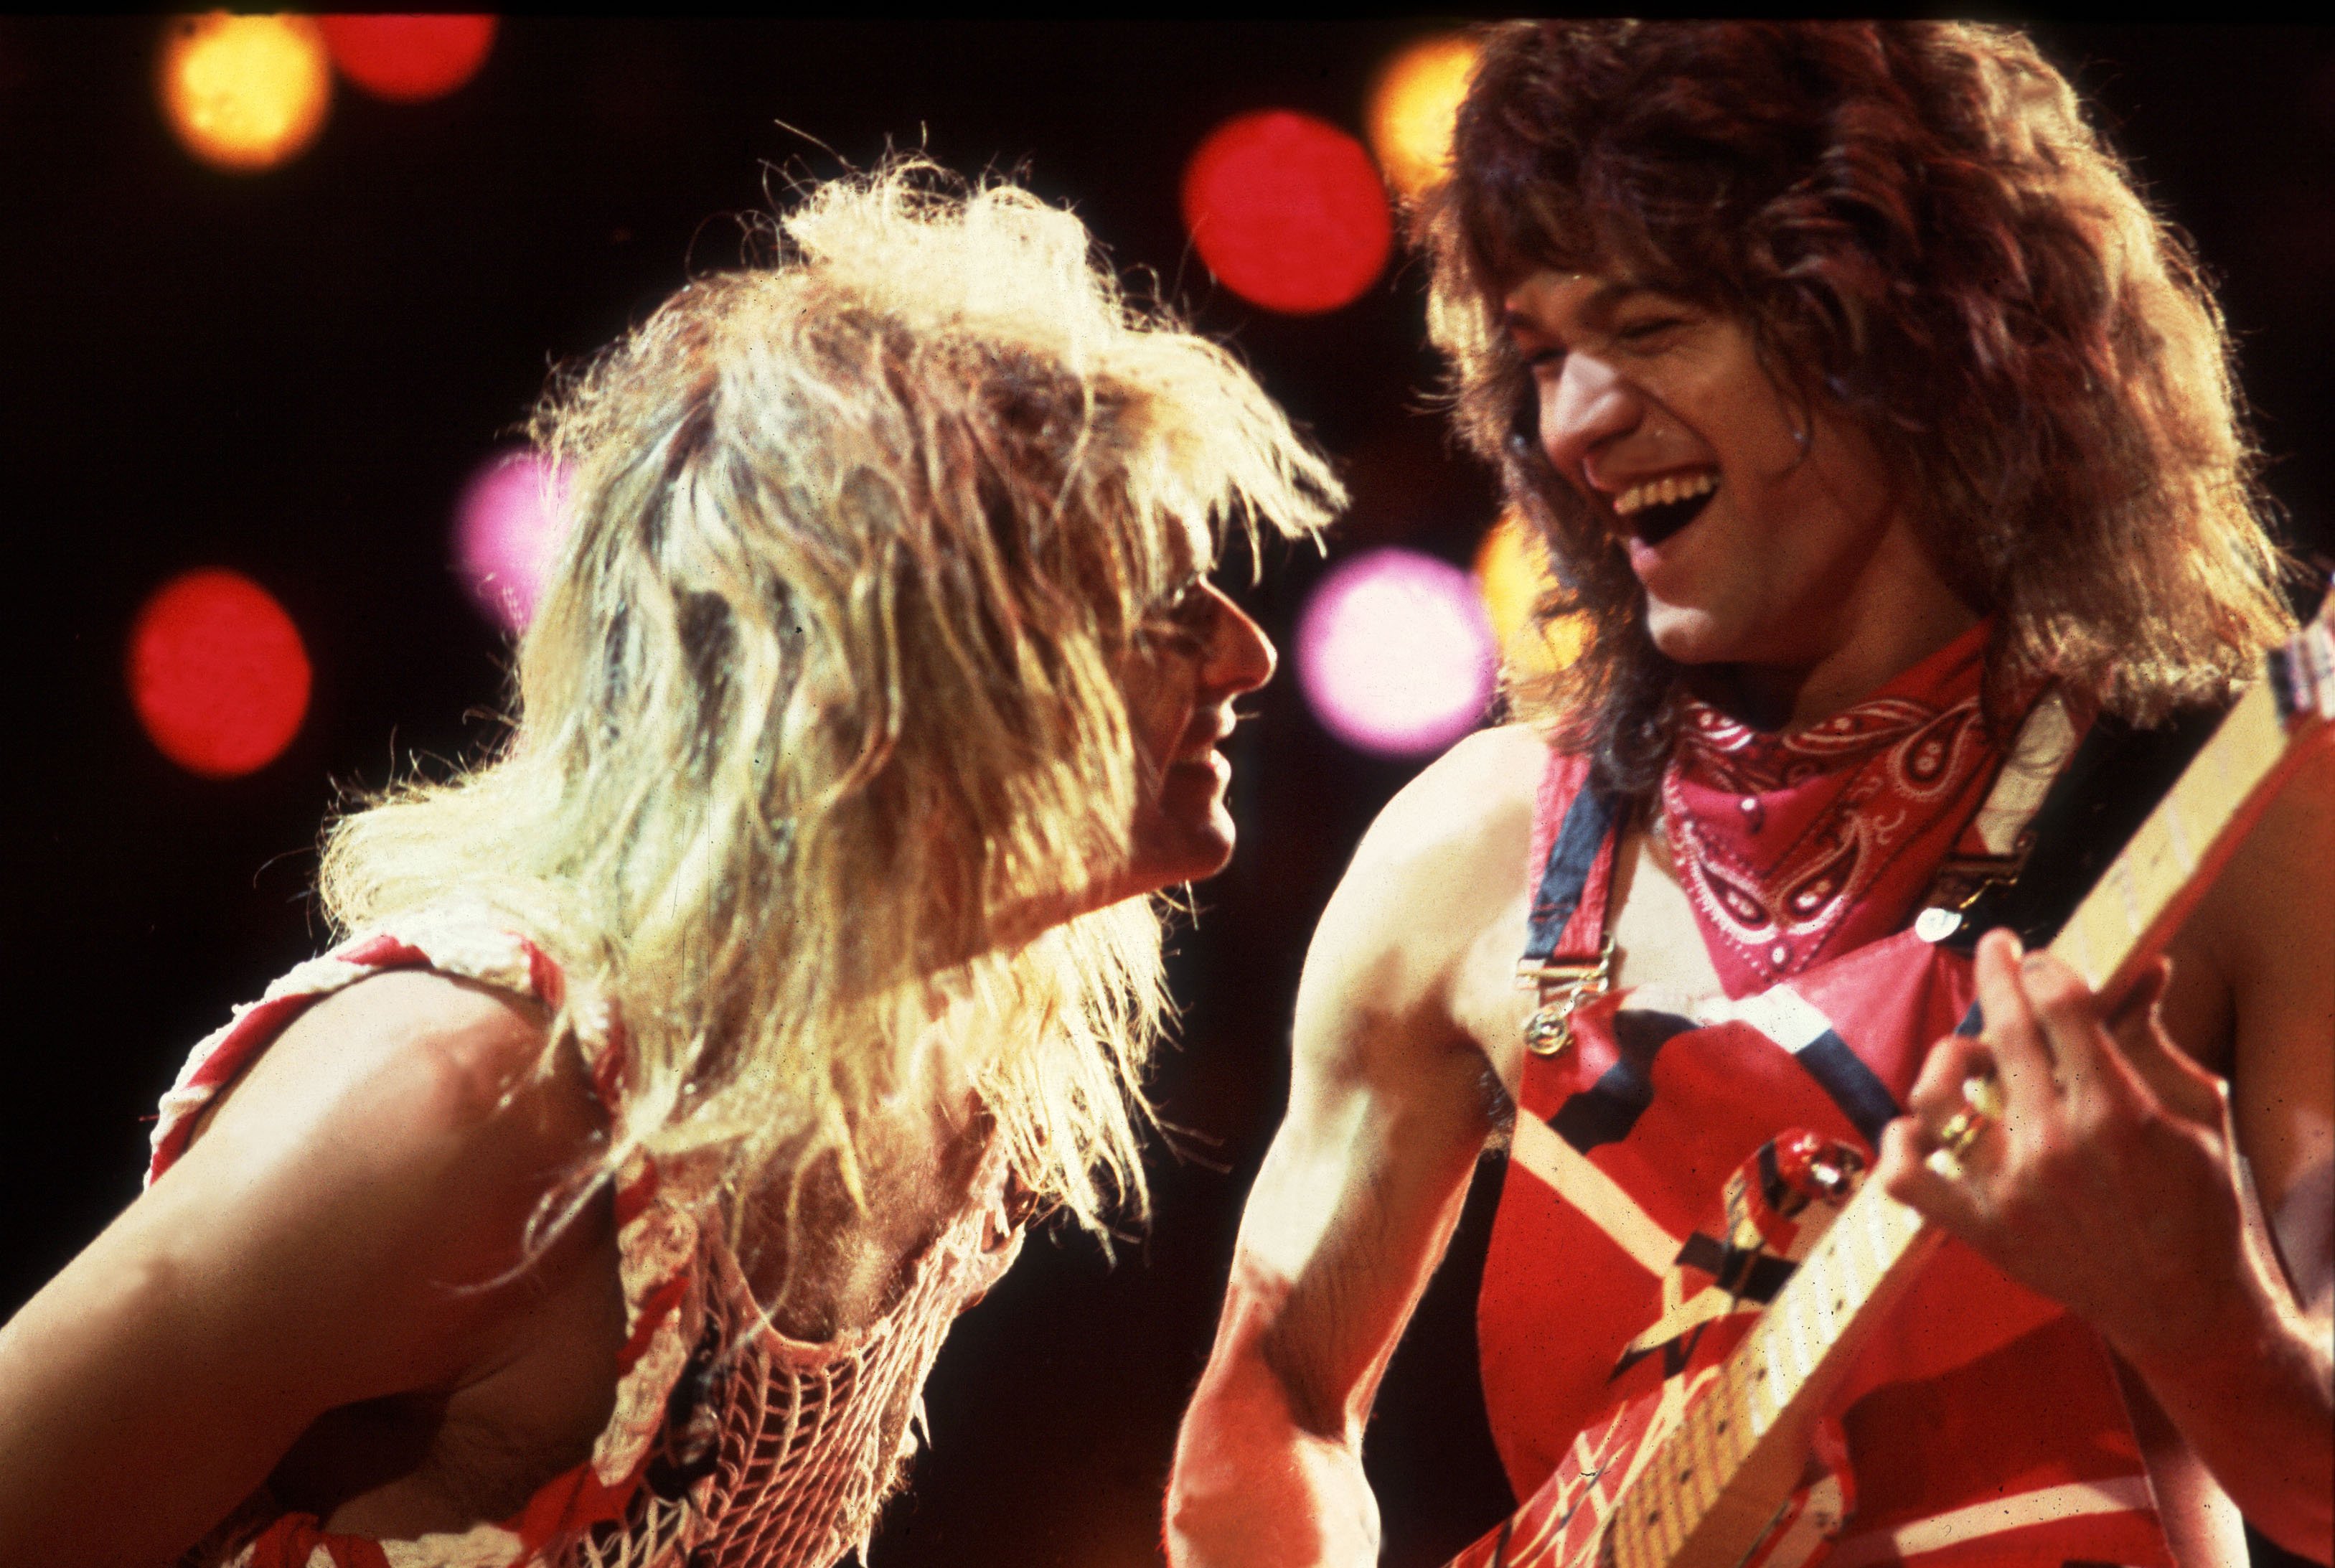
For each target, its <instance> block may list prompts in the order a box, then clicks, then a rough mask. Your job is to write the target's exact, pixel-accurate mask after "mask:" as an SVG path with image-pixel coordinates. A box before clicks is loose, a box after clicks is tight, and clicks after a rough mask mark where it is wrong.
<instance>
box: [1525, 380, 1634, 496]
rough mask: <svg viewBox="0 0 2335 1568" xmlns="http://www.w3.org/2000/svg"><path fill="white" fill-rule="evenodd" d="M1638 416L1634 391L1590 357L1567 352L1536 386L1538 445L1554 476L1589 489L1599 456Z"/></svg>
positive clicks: (1629, 427)
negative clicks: (1551, 374) (1557, 369)
mask: <svg viewBox="0 0 2335 1568" xmlns="http://www.w3.org/2000/svg"><path fill="white" fill-rule="evenodd" d="M1641 414H1642V408H1641V405H1640V401H1639V398H1638V396H1637V393H1636V391H1635V389H1633V387H1632V386H1631V385H1630V383H1629V382H1627V381H1624V380H1623V378H1622V376H1621V375H1620V374H1618V373H1616V372H1615V371H1614V369H1613V366H1611V365H1609V364H1607V363H1605V362H1604V361H1603V360H1602V359H1600V358H1598V357H1597V356H1596V355H1595V354H1593V353H1577V352H1576V353H1570V354H1567V355H1566V356H1565V366H1564V368H1563V369H1562V370H1561V371H1560V372H1559V373H1557V374H1556V376H1555V378H1554V379H1552V380H1549V381H1545V382H1542V383H1541V392H1540V440H1541V447H1542V449H1543V450H1545V451H1546V452H1547V453H1548V460H1549V461H1550V462H1551V463H1553V464H1555V467H1556V470H1557V471H1558V472H1559V473H1561V474H1564V475H1565V476H1566V477H1567V478H1570V479H1574V480H1575V481H1577V482H1587V483H1589V484H1593V485H1594V484H1595V483H1596V482H1597V476H1596V472H1595V466H1596V462H1597V459H1598V456H1599V454H1600V453H1601V452H1603V450H1604V449H1605V448H1606V447H1607V446H1609V445H1611V444H1612V443H1613V440H1616V439H1617V438H1619V437H1621V436H1624V435H1627V434H1628V433H1629V432H1630V431H1633V430H1634V429H1636V428H1637V424H1638V420H1639V418H1640V416H1641Z"/></svg>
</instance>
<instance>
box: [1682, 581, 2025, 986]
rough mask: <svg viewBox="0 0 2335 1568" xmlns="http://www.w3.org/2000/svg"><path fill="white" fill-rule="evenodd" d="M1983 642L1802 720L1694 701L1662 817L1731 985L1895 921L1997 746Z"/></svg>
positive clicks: (1759, 981) (1973, 641)
mask: <svg viewBox="0 0 2335 1568" xmlns="http://www.w3.org/2000/svg"><path fill="white" fill-rule="evenodd" d="M1985 649H1986V626H1985V624H1983V623H1981V624H1979V625H1977V626H1974V627H1972V629H1971V631H1970V632H1968V633H1966V634H1963V635H1962V636H1961V637H1958V638H1956V639H1955V640H1954V641H1953V642H1952V643H1950V644H1947V645H1946V646H1945V647H1943V648H1942V649H1940V650H1938V652H1936V653H1933V654H1931V655H1930V656H1929V657H1928V658H1926V659H1924V660H1923V661H1922V662H1921V663H1918V664H1916V665H1914V667H1913V668H1912V669H1910V670H1907V671H1906V672H1905V673H1903V674H1901V675H1899V676H1898V677H1897V678H1896V679H1895V680H1894V681H1892V682H1889V683H1888V685H1886V686H1884V688H1882V690H1881V691H1880V692H1876V693H1875V694H1874V695H1873V696H1871V697H1869V698H1867V699H1865V701H1864V702H1859V703H1857V704H1855V706H1854V707H1851V708H1846V709H1844V710H1842V711H1840V712H1838V713H1835V714H1832V715H1831V716H1829V717H1827V718H1824V719H1819V720H1818V721H1816V722H1815V723H1813V724H1810V725H1808V726H1807V727H1806V728H1805V729H1800V730H1794V731H1780V732H1778V731H1762V730H1757V729H1754V728H1752V727H1751V726H1750V725H1749V724H1746V723H1744V722H1743V721H1741V720H1739V719H1735V718H1731V717H1729V715H1727V714H1725V713H1722V712H1720V711H1718V710H1717V709H1715V708H1711V707H1710V706H1708V705H1707V704H1704V703H1702V702H1694V701H1690V702H1689V703H1688V705H1687V708H1686V712H1685V715H1684V722H1683V724H1682V725H1681V729H1680V732H1679V737H1678V742H1677V744H1676V746H1675V747H1674V748H1673V749H1672V750H1671V761H1670V765H1669V767H1668V768H1667V769H1665V771H1664V772H1663V775H1662V816H1663V821H1664V826H1665V827H1666V828H1667V829H1668V832H1669V835H1670V843H1671V855H1672V857H1673V858H1674V859H1675V860H1676V862H1677V865H1678V871H1679V877H1680V880H1681V883H1682V884H1683V885H1684V886H1685V887H1686V891H1687V897H1688V902H1689V903H1690V905H1691V906H1692V907H1693V910H1694V914H1695V919H1696V922H1697V924H1700V926H1701V928H1702V934H1703V941H1704V944H1705V945H1706V946H1707V947H1708V948H1709V949H1710V956H1711V961H1712V963H1713V964H1714V965H1715V966H1716V967H1717V968H1718V970H1719V975H1720V981H1721V982H1723V983H1724V984H1725V985H1726V987H1727V992H1728V994H1729V995H1730V996H1741V995H1743V994H1745V993H1746V992H1750V991H1754V990H1759V989H1762V988H1764V987H1766V986H1768V985H1772V984H1774V983H1776V982H1778V981H1779V980H1783V979H1786V978H1788V977H1789V976H1791V975H1793V974H1797V973H1799V972H1800V971H1801V970H1803V969H1806V968H1807V966H1808V965H1809V964H1811V963H1816V962H1817V961H1818V960H1819V959H1823V958H1829V957H1833V956H1836V955H1837V954H1839V953H1846V952H1848V951H1849V950H1850V949H1852V948H1855V947H1861V946H1863V945H1864V944H1865V943H1867V942H1870V941H1873V940H1875V938H1877V937H1880V936H1884V935H1886V934H1889V933H1890V932H1892V931H1894V930H1895V929H1896V928H1897V927H1898V926H1899V925H1901V924H1904V919H1905V915H1906V914H1907V913H1908V911H1909V910H1910V909H1911V908H1912V906H1913V904H1914V900H1915V899H1916V898H1918V897H1919V896H1920V895H1921V894H1922V893H1923V889H1925V888H1926V887H1927V886H1929V883H1930V879H1931V877H1932V876H1933V874H1934V873H1935V871H1936V869H1937V867H1938V865H1939V863H1940V862H1941V861H1942V860H1943V859H1944V857H1945V856H1946V854H1947V852H1948V851H1949V850H1950V849H1951V848H1952V846H1953V843H1954V839H1955V837H1956V836H1957V834H1958V833H1959V832H1960V830H1961V828H1962V824H1963V822H1964V821H1965V820H1966V819H1967V818H1969V817H1970V815H1971V813H1972V812H1973V811H1975V810H1976V809H1977V808H1978V806H1979V803H1980V801H1981V799H1982V798H1983V796H1984V792H1985V789H1986V786H1987V784H1988V781H1989V780H1990V779H1991V778H1992V777H1993V774H1994V770H1995V766H1996V764H1997V763H1998V762H2000V760H2001V750H2000V749H1999V748H1997V747H1996V746H1995V744H1994V743H1993V741H1992V740H1991V738H1990V737H1989V736H1988V734H1987V731H1986V725H1985V722H1984V720H1983V718H1982V716H1981V711H1980V687H1981V680H1982V678H1983V674H1984V654H1985Z"/></svg>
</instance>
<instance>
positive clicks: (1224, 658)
mask: <svg viewBox="0 0 2335 1568" xmlns="http://www.w3.org/2000/svg"><path fill="white" fill-rule="evenodd" d="M1206 588H1207V592H1208V596H1209V597H1210V598H1212V599H1214V600H1215V601H1216V619H1215V620H1214V621H1213V622H1212V623H1211V624H1210V626H1209V630H1208V652H1207V662H1206V664H1205V665H1204V666H1203V667H1202V669H1201V672H1200V679H1201V682H1202V683H1203V684H1204V685H1205V686H1206V688H1207V689H1208V690H1209V691H1210V692H1221V693H1223V694H1224V695H1225V696H1227V697H1233V696H1238V695H1239V694H1240V693H1242V692H1254V691H1255V690H1256V689H1257V688H1258V687H1259V686H1262V685H1264V683H1265V682H1267V681H1270V680H1272V679H1273V671H1274V665H1275V664H1277V663H1279V656H1278V655H1277V654H1275V653H1274V648H1273V639H1272V638H1270V637H1268V636H1266V635H1265V634H1264V628H1263V627H1261V626H1259V625H1258V624H1256V623H1255V621H1252V620H1250V619H1249V618H1248V615H1247V614H1246V612H1245V611H1243V610H1242V608H1241V607H1240V606H1239V605H1235V604H1234V603H1233V602H1232V600H1230V599H1229V598H1227V597H1226V596H1225V593H1224V590H1223V589H1221V588H1219V587H1217V586H1216V585H1215V584H1214V583H1209V584H1207V585H1206Z"/></svg>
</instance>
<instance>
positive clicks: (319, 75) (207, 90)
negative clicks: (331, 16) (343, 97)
mask: <svg viewBox="0 0 2335 1568" xmlns="http://www.w3.org/2000/svg"><path fill="white" fill-rule="evenodd" d="M160 87H161V95H162V111H163V113H164V115H165V116H166V117H167V118H168V119H169V121H170V129H171V130H173V131H176V132H177V133H178V136H179V140H180V141H182V142H184V143H185V144H186V147H187V150H188V151H189V152H191V153H193V154H194V155H195V156H196V157H197V158H199V159H201V160H203V161H204V162H205V163H208V164H210V165H211V166H212V167H213V168H216V169H230V170H233V171H236V172H238V173H249V172H253V171H256V170H258V169H273V168H275V167H276V165H277V164H279V163H282V162H283V161H284V160H286V159H288V158H291V157H293V156H295V155H296V154H297V153H298V152H299V151H300V150H302V149H304V148H305V147H306V146H307V145H308V144H309V143H310V142H311V141H314V140H315V139H316V133H317V132H318V131H322V130H323V129H324V126H325V111H326V110H327V109H328V108H330V107H331V104H332V98H333V72H332V66H331V63H330V62H329V61H328V60H327V58H326V56H325V35H324V33H323V32H322V30H320V29H319V28H318V27H317V25H316V24H315V22H314V21H313V20H311V19H310V18H308V17H305V16H238V15H228V13H226V12H224V11H214V12H212V13H211V14H210V15H206V16H180V17H175V18H173V19H172V20H171V21H170V24H169V25H168V27H167V30H166V31H165V33H164V35H163V46H162V70H161V82H160Z"/></svg>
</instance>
